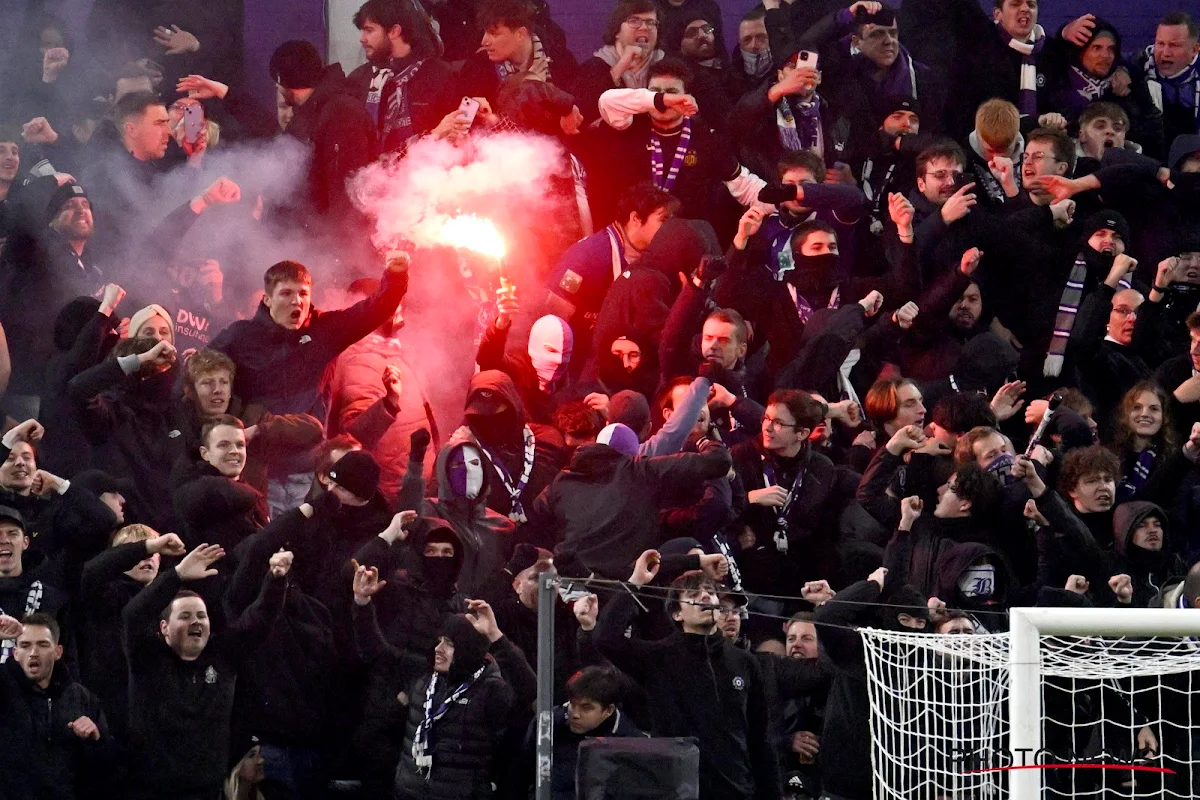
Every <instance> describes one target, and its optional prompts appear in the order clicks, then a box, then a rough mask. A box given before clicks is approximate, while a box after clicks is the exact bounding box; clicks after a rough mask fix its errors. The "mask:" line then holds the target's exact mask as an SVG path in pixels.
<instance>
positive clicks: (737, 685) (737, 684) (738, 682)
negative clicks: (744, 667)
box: [733, 675, 746, 692]
mask: <svg viewBox="0 0 1200 800" xmlns="http://www.w3.org/2000/svg"><path fill="white" fill-rule="evenodd" d="M733 688H734V689H737V690H738V691H739V692H740V691H741V690H742V689H745V688H746V679H745V678H743V677H742V676H741V675H734V676H733Z"/></svg>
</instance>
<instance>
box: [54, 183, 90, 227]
mask: <svg viewBox="0 0 1200 800" xmlns="http://www.w3.org/2000/svg"><path fill="white" fill-rule="evenodd" d="M76 197H82V198H83V199H84V200H86V199H88V194H87V192H86V191H85V190H84V188H83V187H82V186H80V185H79V184H78V183H74V182H72V183H64V184H63V185H62V186H60V187H58V188H57V189H55V190H54V194H52V195H50V202H48V203H46V222H47V223H49V222H50V221H52V220H53V219H54V218H55V217H57V216H58V212H59V211H61V210H62V207H63V206H65V205H66V204H67V203H68V202H69V201H70V200H73V199H74V198H76Z"/></svg>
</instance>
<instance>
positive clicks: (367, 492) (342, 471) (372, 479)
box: [329, 450, 379, 500]
mask: <svg viewBox="0 0 1200 800" xmlns="http://www.w3.org/2000/svg"><path fill="white" fill-rule="evenodd" d="M329 478H330V480H332V481H333V482H334V483H336V484H337V485H338V486H341V487H342V488H343V489H346V490H347V491H349V492H351V493H352V494H354V496H355V497H358V498H359V499H361V500H370V499H371V498H372V497H374V496H375V492H376V491H378V489H379V462H377V461H376V460H375V458H374V457H373V456H372V455H371V454H370V453H368V452H366V451H365V450H351V451H350V452H349V453H346V455H344V456H342V457H341V458H340V459H338V462H337V463H336V464H334V465H333V466H332V467H330V468H329Z"/></svg>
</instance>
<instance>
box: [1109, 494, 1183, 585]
mask: <svg viewBox="0 0 1200 800" xmlns="http://www.w3.org/2000/svg"><path fill="white" fill-rule="evenodd" d="M1147 517H1157V518H1158V521H1159V522H1160V523H1161V524H1162V546H1161V547H1160V548H1159V549H1158V550H1150V549H1147V548H1144V547H1139V546H1138V545H1136V544H1134V543H1133V532H1134V531H1135V530H1136V529H1137V527H1138V525H1140V524H1141V523H1142V522H1144V521H1145V520H1146V518H1147ZM1168 525H1169V522H1168V519H1167V514H1166V512H1165V511H1163V510H1162V509H1161V508H1159V507H1158V506H1156V505H1154V503H1147V502H1145V501H1142V500H1131V501H1130V502H1128V503H1121V504H1120V505H1119V506H1117V507H1116V508H1115V509H1114V510H1113V548H1112V553H1111V554H1110V561H1109V563H1110V571H1111V574H1113V575H1119V574H1122V573H1124V574H1126V575H1128V576H1129V577H1130V578H1131V579H1132V580H1133V600H1132V605H1133V607H1134V608H1148V607H1149V606H1150V601H1151V599H1153V598H1154V596H1155V595H1157V594H1158V593H1159V592H1161V591H1162V589H1163V585H1164V584H1165V583H1166V582H1167V580H1168V579H1170V578H1180V577H1182V576H1183V575H1185V574H1186V573H1187V564H1185V563H1184V562H1183V559H1182V558H1180V557H1179V555H1178V554H1177V553H1175V552H1174V551H1173V550H1172V549H1171V539H1170V535H1169V534H1168Z"/></svg>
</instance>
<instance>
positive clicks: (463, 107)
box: [458, 97, 479, 125]
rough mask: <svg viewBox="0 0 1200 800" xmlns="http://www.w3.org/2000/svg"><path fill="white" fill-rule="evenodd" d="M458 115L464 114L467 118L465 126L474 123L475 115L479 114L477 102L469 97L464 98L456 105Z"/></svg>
mask: <svg viewBox="0 0 1200 800" xmlns="http://www.w3.org/2000/svg"><path fill="white" fill-rule="evenodd" d="M458 113H460V114H465V115H466V117H467V125H471V124H473V123H474V122H475V115H476V114H478V113H479V101H478V100H475V99H473V98H470V97H464V98H463V99H462V102H461V103H459V104H458Z"/></svg>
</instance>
